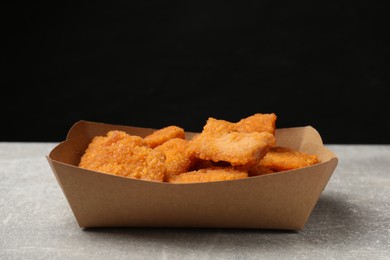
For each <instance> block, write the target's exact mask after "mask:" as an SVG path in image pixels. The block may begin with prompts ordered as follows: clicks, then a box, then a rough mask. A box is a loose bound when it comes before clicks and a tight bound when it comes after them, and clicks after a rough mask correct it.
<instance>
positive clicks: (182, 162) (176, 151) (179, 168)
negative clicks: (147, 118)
mask: <svg viewBox="0 0 390 260" xmlns="http://www.w3.org/2000/svg"><path fill="white" fill-rule="evenodd" d="M187 148H188V141H187V140H184V139H180V138H173V139H170V140H168V141H166V142H165V143H163V144H162V145H159V146H157V147H156V148H154V149H155V150H157V151H161V152H162V153H164V154H165V157H166V159H165V166H166V168H167V174H179V173H183V172H186V171H188V169H189V168H190V167H191V165H192V163H193V159H192V158H191V155H190V154H189V153H188V152H187Z"/></svg>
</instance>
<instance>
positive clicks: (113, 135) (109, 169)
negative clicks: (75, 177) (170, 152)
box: [79, 131, 166, 181]
mask: <svg viewBox="0 0 390 260" xmlns="http://www.w3.org/2000/svg"><path fill="white" fill-rule="evenodd" d="M164 161H165V155H164V154H163V153H162V152H160V151H154V150H153V149H151V148H149V147H148V146H147V145H146V144H145V142H144V141H143V139H142V138H141V137H139V136H132V135H128V134H126V133H125V132H121V131H110V132H108V133H107V135H106V136H97V137H95V138H94V139H93V140H92V142H91V143H90V144H89V146H88V148H87V149H86V151H85V153H84V155H83V156H82V157H81V160H80V163H79V167H81V168H85V169H89V170H94V171H99V172H103V173H108V174H113V175H118V176H124V177H129V178H135V179H143V180H151V181H163V179H164V175H165V172H166V168H165V163H164Z"/></svg>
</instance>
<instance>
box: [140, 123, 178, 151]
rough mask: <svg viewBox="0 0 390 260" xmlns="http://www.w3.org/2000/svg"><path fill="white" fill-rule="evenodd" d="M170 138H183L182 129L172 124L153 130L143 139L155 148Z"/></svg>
mask: <svg viewBox="0 0 390 260" xmlns="http://www.w3.org/2000/svg"><path fill="white" fill-rule="evenodd" d="M172 138H181V139H185V133H184V129H183V128H180V127H178V126H174V125H171V126H167V127H164V128H161V129H159V130H156V131H154V132H153V133H152V134H150V135H148V136H146V137H145V138H144V140H145V142H146V144H147V145H148V146H149V147H151V148H155V147H157V146H159V145H161V144H163V143H165V142H166V141H168V140H170V139H172Z"/></svg>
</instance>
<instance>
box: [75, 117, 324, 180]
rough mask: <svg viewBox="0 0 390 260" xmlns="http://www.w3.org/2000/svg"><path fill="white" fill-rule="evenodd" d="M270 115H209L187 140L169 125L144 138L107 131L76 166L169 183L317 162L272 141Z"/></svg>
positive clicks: (245, 174)
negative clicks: (225, 117) (228, 118)
mask: <svg viewBox="0 0 390 260" xmlns="http://www.w3.org/2000/svg"><path fill="white" fill-rule="evenodd" d="M276 118H277V117H276V115H275V114H274V113H271V114H260V113H257V114H254V115H252V116H249V117H247V118H244V119H241V120H240V121H239V122H236V123H233V122H228V121H225V120H220V119H215V118H212V117H209V118H208V120H207V122H206V124H205V125H204V127H203V130H202V132H201V133H199V134H197V135H195V136H194V137H193V138H192V139H190V140H187V139H186V135H185V131H184V129H183V128H181V127H178V126H175V125H171V126H167V127H164V128H161V129H158V130H156V131H154V132H153V133H152V134H150V135H148V136H146V137H143V138H142V137H140V136H136V135H130V134H127V133H125V132H123V131H118V130H113V131H109V132H108V133H107V135H106V136H97V137H94V138H93V140H92V141H91V143H90V144H89V146H88V148H87V149H86V151H85V153H84V155H83V156H82V157H81V160H80V163H79V167H81V168H85V169H89V170H94V171H98V172H103V173H108V174H113V175H118V176H123V177H128V178H135V179H142V180H148V181H158V182H169V183H195V182H211V181H224V180H235V179H241V178H247V177H251V176H258V175H263V174H270V173H275V172H281V171H287V170H292V169H297V168H302V167H306V166H310V165H313V164H316V163H318V162H319V159H318V157H317V156H316V155H314V154H307V153H303V152H300V151H297V150H293V149H290V148H287V147H281V146H276V142H275V128H276V127H275V124H276Z"/></svg>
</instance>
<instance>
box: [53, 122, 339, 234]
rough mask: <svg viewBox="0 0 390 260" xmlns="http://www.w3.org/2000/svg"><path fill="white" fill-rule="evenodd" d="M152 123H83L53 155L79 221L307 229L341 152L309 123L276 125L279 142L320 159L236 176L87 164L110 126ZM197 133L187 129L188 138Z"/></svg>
mask: <svg viewBox="0 0 390 260" xmlns="http://www.w3.org/2000/svg"><path fill="white" fill-rule="evenodd" d="M114 129H116V130H122V131H125V132H127V133H129V134H133V135H139V136H142V137H144V136H146V135H148V134H150V133H152V132H153V131H154V129H147V128H140V127H132V126H122V125H110V124H103V123H96V122H87V121H79V122H77V123H76V124H75V125H74V126H72V128H71V129H70V131H69V133H68V135H67V138H66V140H65V141H64V142H62V143H60V144H59V145H57V146H56V147H55V148H54V149H53V150H52V151H51V152H50V154H49V155H48V156H47V160H48V162H49V164H50V166H51V168H52V170H53V173H54V175H55V177H56V179H57V181H58V184H59V185H60V187H61V188H62V191H63V192H64V194H65V197H66V199H67V201H68V203H69V205H70V207H71V209H72V211H73V214H74V216H75V218H76V220H77V223H78V225H79V226H80V227H207V228H257V229H287V230H302V229H303V228H304V226H305V224H306V222H307V220H308V218H309V216H310V214H311V212H312V210H313V208H314V207H315V205H316V203H317V201H318V199H319V197H320V195H321V193H322V191H323V190H324V189H325V186H326V184H327V183H328V181H329V179H330V177H331V175H332V173H333V171H334V169H335V168H336V166H337V162H338V158H337V156H336V155H335V154H334V153H333V152H331V151H330V150H328V149H327V148H326V147H324V145H323V143H322V139H321V136H320V135H319V133H318V132H317V131H316V130H315V129H314V128H313V127H311V126H306V127H296V128H285V129H277V130H276V141H277V145H281V146H285V147H290V148H293V149H297V150H300V151H303V152H307V153H314V154H317V155H318V156H319V158H320V160H321V163H319V164H316V165H313V166H309V167H305V168H301V169H298V170H290V171H285V172H279V173H273V174H268V175H262V176H257V177H249V178H245V179H239V180H232V181H218V182H209V183H191V184H171V183H159V182H150V181H144V180H137V179H130V178H125V177H120V176H114V175H109V174H105V173H99V172H94V171H90V170H86V169H81V168H79V167H78V166H77V165H78V163H79V161H80V158H81V156H82V155H83V153H84V151H85V149H86V148H87V146H88V144H89V143H90V142H91V140H92V138H93V137H94V136H97V135H105V134H106V133H107V132H108V131H109V130H114ZM194 135H195V133H187V138H188V139H190V138H192V136H194Z"/></svg>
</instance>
